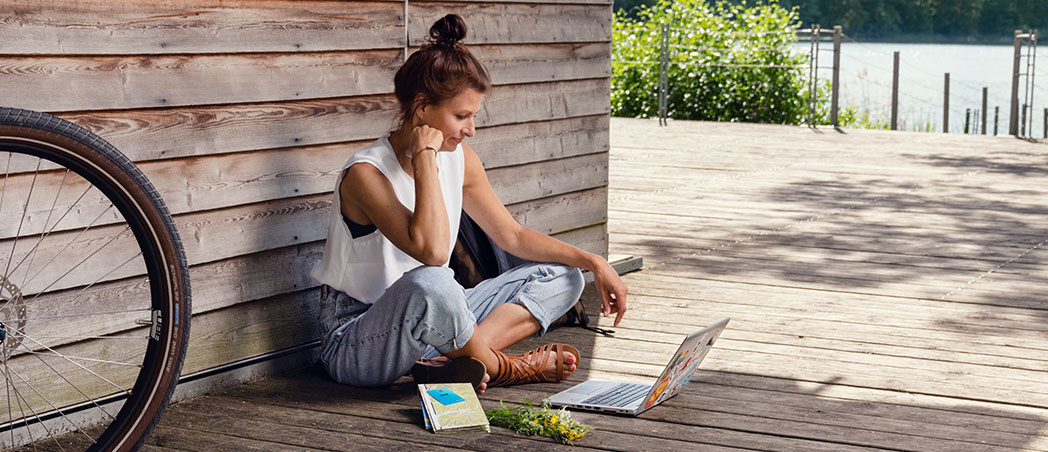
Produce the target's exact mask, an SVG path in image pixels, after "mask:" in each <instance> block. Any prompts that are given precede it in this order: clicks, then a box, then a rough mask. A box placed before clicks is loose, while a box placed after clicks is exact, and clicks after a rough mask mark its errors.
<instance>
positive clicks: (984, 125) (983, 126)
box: [982, 86, 987, 135]
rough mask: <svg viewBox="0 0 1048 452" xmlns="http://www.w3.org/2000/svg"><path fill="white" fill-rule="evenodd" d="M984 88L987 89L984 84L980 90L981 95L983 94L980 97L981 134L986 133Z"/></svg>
mask: <svg viewBox="0 0 1048 452" xmlns="http://www.w3.org/2000/svg"><path fill="white" fill-rule="evenodd" d="M986 90H987V87H985V86H984V87H983V90H982V91H983V92H982V95H983V98H982V134H983V135H986V113H987V111H986Z"/></svg>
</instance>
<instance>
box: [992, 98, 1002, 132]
mask: <svg viewBox="0 0 1048 452" xmlns="http://www.w3.org/2000/svg"><path fill="white" fill-rule="evenodd" d="M1000 116H1001V106H1000V105H994V107H993V136H997V119H998V118H1000Z"/></svg>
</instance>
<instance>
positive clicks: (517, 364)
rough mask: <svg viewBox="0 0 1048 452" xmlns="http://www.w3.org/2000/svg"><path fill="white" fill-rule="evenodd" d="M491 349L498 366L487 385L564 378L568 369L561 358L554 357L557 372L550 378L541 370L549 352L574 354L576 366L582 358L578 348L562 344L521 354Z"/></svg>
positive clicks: (549, 345) (507, 384) (543, 368)
mask: <svg viewBox="0 0 1048 452" xmlns="http://www.w3.org/2000/svg"><path fill="white" fill-rule="evenodd" d="M491 351H492V352H494V353H495V357H496V358H498V362H499V367H498V372H496V374H495V375H493V376H492V378H491V381H489V382H488V386H489V387H491V386H509V385H516V384H521V383H536V382H548V383H556V382H558V381H560V380H563V379H564V378H566V377H567V375H566V372H569V371H568V370H567V369H566V368H565V366H564V361H563V360H561V359H556V360H555V361H556V363H557V364H556V365H557V372H556V373H555V374H554V376H553V377H552V378H551V377H547V376H546V375H544V374H543V371H544V370H546V366H547V365H548V364H547V362H548V361H549V356H550V354H555V355H556V356H560V355H561V354H562V353H564V352H568V353H571V354H572V355H574V356H575V365H576V366H578V364H579V362H580V360H581V359H582V356H581V355H579V351H578V349H576V348H575V347H572V346H570V345H564V344H546V345H543V346H541V347H539V348H536V349H534V350H532V351H529V352H527V353H525V354H523V355H507V354H505V353H502V352H500V351H498V350H495V349H492V350H491Z"/></svg>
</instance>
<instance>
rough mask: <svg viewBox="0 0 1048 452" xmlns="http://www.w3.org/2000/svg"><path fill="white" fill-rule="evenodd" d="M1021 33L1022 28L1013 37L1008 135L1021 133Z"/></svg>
mask: <svg viewBox="0 0 1048 452" xmlns="http://www.w3.org/2000/svg"><path fill="white" fill-rule="evenodd" d="M1020 33H1022V30H1015V37H1014V38H1013V39H1012V44H1013V46H1014V47H1015V50H1014V53H1015V55H1014V56H1013V57H1012V103H1011V107H1010V109H1009V110H1008V111H1009V117H1008V135H1018V134H1019V59H1020V58H1021V57H1022V44H1023V38H1021V37H1020V36H1019V34H1020Z"/></svg>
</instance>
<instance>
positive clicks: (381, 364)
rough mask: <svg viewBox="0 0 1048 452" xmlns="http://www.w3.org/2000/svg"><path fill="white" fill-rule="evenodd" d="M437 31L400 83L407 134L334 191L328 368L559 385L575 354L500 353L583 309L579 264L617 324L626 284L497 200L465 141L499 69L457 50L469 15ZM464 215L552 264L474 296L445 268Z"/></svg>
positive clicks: (326, 278)
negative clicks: (528, 224) (572, 310)
mask: <svg viewBox="0 0 1048 452" xmlns="http://www.w3.org/2000/svg"><path fill="white" fill-rule="evenodd" d="M429 33H430V39H429V42H428V43H427V44H426V45H424V46H422V48H421V49H420V50H419V51H417V52H415V53H414V54H412V55H411V57H410V58H408V60H407V61H406V62H405V63H404V65H403V66H402V67H401V68H400V69H399V70H398V71H397V73H396V76H395V77H394V86H395V89H394V92H395V94H396V97H397V100H398V101H399V103H400V107H401V113H402V116H401V124H400V126H399V127H398V128H397V129H396V130H395V131H393V132H391V133H389V134H387V135H386V136H384V137H382V138H380V139H378V140H377V141H375V142H374V143H373V144H371V145H370V146H368V147H367V148H364V149H363V150H361V151H359V152H357V153H356V154H354V155H353V157H351V158H350V159H349V161H348V162H347V163H346V165H345V167H344V168H343V171H342V173H341V175H340V177H339V182H338V186H337V187H336V189H335V206H337V207H338V208H337V209H332V210H333V216H332V219H331V222H330V224H329V231H328V241H327V244H326V246H325V249H324V257H323V259H322V261H321V263H320V264H319V265H318V266H317V268H315V269H314V270H313V273H312V276H313V278H314V279H316V280H317V281H318V282H320V283H322V284H323V285H324V286H323V289H322V292H323V294H322V297H323V298H324V301H323V303H324V305H323V310H322V320H323V322H324V325H323V328H324V338H323V351H322V352H321V360H322V362H323V363H324V365H325V367H326V369H327V371H328V374H329V375H330V376H331V377H332V378H333V379H335V380H336V381H339V382H342V383H348V384H353V385H362V386H378V385H387V384H389V383H392V382H393V381H394V380H396V379H397V378H398V377H400V376H401V375H404V374H405V373H406V372H408V371H409V370H412V373H413V375H414V376H415V377H416V380H423V381H434V382H436V381H471V382H472V383H473V384H474V387H476V388H477V389H478V391H480V392H483V391H484V389H485V388H486V387H487V384H488V383H489V382H490V384H491V385H494V386H504V385H510V384H518V383H527V382H531V381H560V380H562V379H564V378H566V377H567V376H568V375H570V374H571V371H573V370H575V368H576V365H577V364H578V362H579V359H580V356H579V353H578V350H576V349H575V348H574V347H571V346H567V345H563V344H552V345H545V346H543V347H540V348H539V349H536V350H533V351H531V352H528V353H526V354H525V355H520V356H515V355H506V354H504V353H502V349H504V348H506V347H508V346H510V345H513V344H515V343H516V342H518V341H520V340H521V339H523V338H525V337H527V336H529V335H532V334H539V335H541V334H543V333H544V332H545V331H546V328H547V327H548V326H549V323H550V322H551V321H552V320H554V319H556V318H558V317H560V316H561V315H562V314H564V313H565V312H566V311H567V310H568V309H569V308H571V306H572V305H574V304H575V302H576V301H577V300H578V297H579V295H580V294H581V292H582V286H583V280H582V275H581V273H580V272H579V270H578V269H577V268H575V267H580V268H585V269H588V270H590V271H592V272H593V275H594V279H595V283H596V287H597V289H598V290H599V292H600V294H601V298H602V303H603V304H602V307H601V312H602V314H604V315H605V316H607V315H609V314H611V313H615V314H616V318H615V325H618V323H619V321H620V320H621V319H622V315H623V314H624V313H625V312H626V286H625V284H623V282H622V280H621V279H619V277H618V275H617V274H616V272H615V271H614V270H613V269H612V268H611V266H609V265H608V263H607V262H606V261H605V260H604V259H602V258H600V257H599V256H596V255H593V254H590V253H587V252H584V251H582V250H579V249H577V248H574V247H571V246H569V245H566V244H564V243H562V242H559V241H557V240H556V239H553V238H551V237H549V236H547V235H544V234H541V233H538V232H536V231H533V230H531V229H528V228H525V227H523V226H521V225H520V224H519V223H517V221H516V220H515V219H514V218H513V217H512V216H511V215H510V214H509V212H508V211H507V210H506V208H505V207H504V206H503V205H502V203H501V202H500V201H499V200H498V198H497V197H496V196H495V193H494V191H492V189H491V185H490V184H489V183H488V179H487V176H486V174H485V172H484V167H483V166H482V165H481V162H480V159H479V158H478V157H477V155H476V153H474V152H473V149H472V148H470V146H469V145H468V144H466V143H465V142H464V140H465V139H466V138H468V137H472V136H473V135H474V133H475V130H474V124H473V117H474V115H475V114H476V113H477V111H478V110H479V109H480V106H481V102H482V100H483V96H484V93H486V92H487V91H488V89H489V88H490V86H491V82H490V79H489V77H488V73H487V70H486V69H485V68H484V66H483V65H482V64H481V63H480V62H479V61H478V60H477V59H476V58H475V57H474V56H473V55H472V54H471V53H470V52H469V50H467V49H466V48H465V46H463V45H462V44H461V43H460V42H459V41H460V40H461V39H462V38H463V37H464V36H465V35H466V25H465V23H464V22H463V21H462V19H461V18H460V17H459V16H456V15H453V14H452V15H448V16H445V17H444V18H442V19H440V20H438V21H437V22H436V23H434V24H433V26H432V27H431V28H430V31H429ZM462 210H465V211H466V212H467V213H468V214H469V215H470V216H471V217H472V218H473V219H474V220H475V221H476V222H477V224H478V225H479V226H480V227H481V228H482V229H483V230H484V231H485V232H486V233H487V234H488V235H489V236H490V237H491V238H492V240H494V241H495V243H496V244H497V245H498V246H500V247H501V248H503V249H504V250H506V251H508V252H509V253H511V254H514V255H516V256H519V257H521V258H524V259H527V260H531V261H535V262H552V263H553V264H531V265H524V266H521V267H517V268H514V269H511V270H509V271H508V272H506V273H504V274H502V275H500V276H498V277H496V278H492V279H489V280H486V281H483V282H481V283H480V284H478V285H477V286H476V287H474V288H471V289H469V290H464V289H463V288H462V286H460V285H459V284H458V283H457V282H456V281H455V279H454V276H453V272H452V271H451V270H450V269H449V268H447V262H448V259H449V255H450V253H451V251H452V248H453V246H454V244H455V238H456V237H457V235H458V225H459V217H460V213H461V212H462ZM478 322H479V324H478ZM440 355H443V357H440ZM423 357H424V358H435V359H423V360H421V361H418V360H419V358H423Z"/></svg>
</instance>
